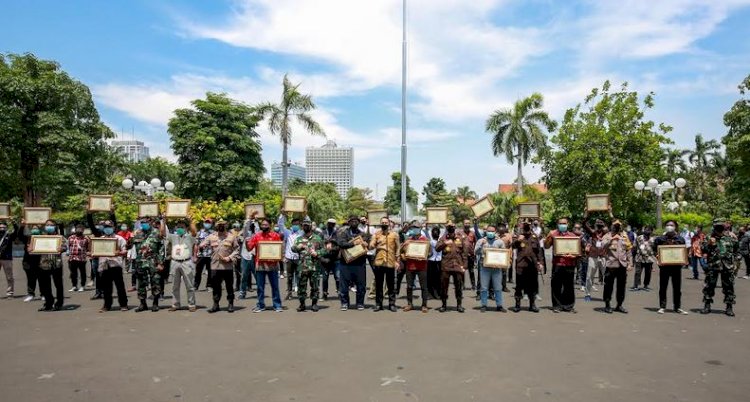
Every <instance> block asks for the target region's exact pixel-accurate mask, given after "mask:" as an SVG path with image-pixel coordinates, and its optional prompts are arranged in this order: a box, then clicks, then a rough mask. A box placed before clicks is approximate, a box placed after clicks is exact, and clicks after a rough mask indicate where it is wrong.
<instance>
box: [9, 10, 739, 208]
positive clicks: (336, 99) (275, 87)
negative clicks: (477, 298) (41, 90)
mask: <svg viewBox="0 0 750 402" xmlns="http://www.w3.org/2000/svg"><path fill="white" fill-rule="evenodd" d="M2 3H3V4H2V10H3V14H4V16H5V18H3V23H2V24H0V52H11V53H25V52H32V53H35V54H36V55H37V56H39V57H42V58H46V59H54V60H57V61H58V62H60V63H61V64H62V66H63V68H64V69H65V70H66V71H68V72H69V73H70V74H71V75H73V76H74V77H76V78H77V79H79V80H81V81H82V82H84V83H86V84H87V85H89V86H90V87H91V89H92V92H93V94H94V98H95V100H96V103H97V106H98V108H99V110H100V113H101V115H102V118H103V119H104V121H105V122H106V123H107V124H108V125H109V126H110V127H111V128H112V129H113V130H115V131H117V132H121V131H124V132H125V133H126V134H127V136H128V137H129V136H130V135H131V134H130V133H131V132H134V133H135V136H136V138H138V139H141V140H143V141H145V142H146V143H147V144H148V145H149V147H150V148H151V152H152V155H159V156H165V157H167V158H170V159H173V158H174V157H173V155H172V153H171V150H170V147H169V136H168V134H167V133H166V124H167V121H168V120H169V118H170V117H171V113H172V111H173V110H174V109H176V108H180V107H186V106H188V105H189V102H190V101H191V100H192V99H195V98H198V97H202V96H203V94H204V93H205V92H206V91H209V90H210V91H221V92H226V93H228V94H229V95H230V96H232V97H234V98H236V99H239V100H242V101H245V102H248V103H256V102H261V101H277V100H278V98H279V96H280V89H281V80H282V77H283V75H284V73H289V74H290V77H291V78H292V80H293V81H295V82H301V83H302V90H303V91H305V92H308V93H311V94H312V95H313V96H314V98H315V100H316V101H317V103H318V106H319V108H318V110H317V111H316V112H315V116H316V118H317V119H318V120H319V122H320V123H321V124H322V125H323V128H324V129H325V130H326V132H327V134H328V137H329V138H332V139H335V140H336V141H337V142H338V143H339V145H342V146H353V147H354V148H355V160H356V162H355V172H354V176H355V185H357V186H360V187H369V188H372V189H373V190H375V189H376V187H377V189H378V193H379V195H380V197H382V196H383V195H384V194H385V190H386V187H387V186H388V185H389V184H390V183H389V182H390V180H389V177H390V173H391V172H393V171H396V170H398V169H399V166H400V153H399V148H400V124H401V123H400V110H399V108H400V96H401V94H400V88H401V81H400V80H401V78H400V73H401V14H400V12H401V9H400V4H401V1H400V0H378V1H372V0H315V1H312V0H296V1H292V0H241V1H240V0H236V1H210V2H209V1H184V0H183V1H169V2H166V1H163V2H157V1H146V0H134V1H110V2H101V1H70V2H61V1H30V2H14V1H7V0H6V1H3V2H2ZM748 20H750V0H721V1H711V0H680V1H678V0H658V1H654V0H649V1H641V0H620V1H608V0H604V1H596V0H589V1H565V2H563V1H552V0H533V1H522V0H472V1H466V0H410V1H409V12H408V21H409V47H410V54H409V59H408V66H409V80H408V82H409V109H408V110H409V112H408V113H409V114H408V122H409V124H408V130H409V131H408V132H409V159H408V164H409V168H408V171H409V176H410V177H411V179H412V184H413V185H414V186H415V187H416V188H417V189H418V190H420V191H421V188H422V186H423V185H424V183H425V182H426V181H427V180H429V178H430V177H434V176H438V177H443V178H444V179H445V181H446V182H447V184H448V186H449V187H450V188H455V187H457V186H460V185H469V186H471V187H472V189H474V190H476V191H477V192H478V193H480V194H483V193H486V192H491V191H495V189H496V188H497V184H498V183H509V182H511V181H512V180H513V179H514V177H515V169H514V168H513V167H512V166H510V165H508V164H506V163H505V160H504V158H495V157H493V155H492V153H491V151H490V146H489V141H490V136H489V134H487V133H485V132H484V121H485V120H486V118H487V117H488V116H489V115H490V113H492V111H494V110H496V109H498V108H503V107H508V106H510V105H511V104H512V103H513V102H514V101H515V100H517V99H518V98H521V97H523V96H526V95H529V94H531V93H533V92H541V93H542V94H543V95H544V96H545V101H546V105H545V108H546V109H547V110H548V111H549V112H550V113H551V114H552V115H553V117H555V118H557V119H560V118H561V117H562V115H563V113H564V111H565V109H567V108H569V107H572V106H575V104H576V103H578V102H581V101H583V98H584V97H585V96H586V94H587V93H588V92H589V91H590V90H591V88H593V87H596V86H600V85H601V83H602V82H603V81H604V80H605V79H609V80H611V81H612V82H613V83H619V82H622V81H628V82H629V83H630V85H631V87H632V88H634V89H636V90H638V91H640V92H644V93H645V92H648V91H654V92H655V93H656V108H655V110H653V111H652V112H650V113H649V116H648V117H650V118H652V119H655V120H657V121H661V122H665V123H667V124H669V125H672V126H673V127H674V132H673V133H672V138H673V140H674V142H675V146H678V147H687V146H690V145H691V143H692V141H693V138H694V135H695V134H696V133H703V134H704V136H705V137H707V138H719V137H721V136H722V135H723V134H724V133H725V131H726V129H725V127H724V126H723V124H722V116H723V114H724V113H725V112H726V111H727V110H728V109H729V107H730V106H731V104H732V103H733V102H734V101H735V100H736V99H737V97H738V92H737V89H736V86H737V84H738V83H739V82H740V81H741V80H742V79H743V78H744V77H745V76H746V75H747V74H749V73H750V41H748V40H747V38H750V25H748V24H747V23H746V22H747V21H748ZM259 132H260V133H261V138H262V143H263V159H264V161H265V162H266V166H267V168H269V169H270V164H271V163H272V162H273V161H275V160H279V159H280V157H281V147H280V145H279V142H278V139H276V138H274V137H271V136H269V135H268V132H267V129H266V128H265V127H261V128H260V130H259ZM323 142H324V139H322V138H313V137H309V136H307V135H306V134H305V133H303V132H302V131H301V130H299V131H298V132H297V134H296V135H295V137H294V140H293V144H292V148H291V153H290V155H291V158H292V159H293V160H295V161H300V162H302V161H303V160H304V148H305V147H307V146H317V145H320V144H322V143H323ZM525 176H526V177H527V178H528V179H531V180H536V179H538V178H539V177H540V171H539V169H538V167H535V166H527V167H526V168H525Z"/></svg>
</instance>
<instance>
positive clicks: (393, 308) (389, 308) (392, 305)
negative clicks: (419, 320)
mask: <svg viewBox="0 0 750 402" xmlns="http://www.w3.org/2000/svg"><path fill="white" fill-rule="evenodd" d="M388 310H391V312H394V313H395V312H396V310H397V309H396V305H395V304H391V305H390V306H388Z"/></svg>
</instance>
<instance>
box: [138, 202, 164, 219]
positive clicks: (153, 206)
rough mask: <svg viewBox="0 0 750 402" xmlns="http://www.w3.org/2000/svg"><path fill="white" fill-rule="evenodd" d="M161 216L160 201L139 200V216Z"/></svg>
mask: <svg viewBox="0 0 750 402" xmlns="http://www.w3.org/2000/svg"><path fill="white" fill-rule="evenodd" d="M157 216H159V203H158V202H139V203H138V217H139V218H145V217H150V218H156V217H157Z"/></svg>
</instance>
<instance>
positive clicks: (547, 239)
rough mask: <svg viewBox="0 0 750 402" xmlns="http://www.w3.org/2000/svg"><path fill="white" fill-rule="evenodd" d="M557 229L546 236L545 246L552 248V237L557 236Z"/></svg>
mask: <svg viewBox="0 0 750 402" xmlns="http://www.w3.org/2000/svg"><path fill="white" fill-rule="evenodd" d="M557 235H558V233H557V230H552V231H550V232H549V233H547V237H545V238H544V248H550V247H552V237H553V236H557Z"/></svg>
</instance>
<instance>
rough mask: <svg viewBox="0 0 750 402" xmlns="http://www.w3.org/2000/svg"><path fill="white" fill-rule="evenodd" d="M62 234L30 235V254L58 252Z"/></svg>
mask: <svg viewBox="0 0 750 402" xmlns="http://www.w3.org/2000/svg"><path fill="white" fill-rule="evenodd" d="M62 239H63V238H62V236H31V243H30V244H29V247H30V250H29V253H30V254H59V253H60V251H59V250H60V245H62Z"/></svg>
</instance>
